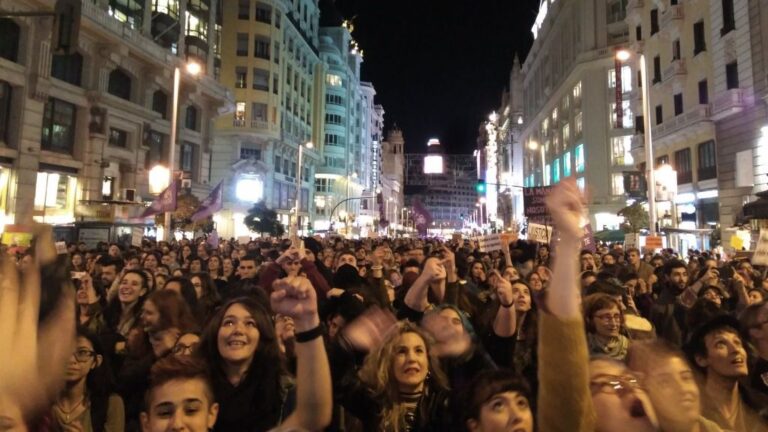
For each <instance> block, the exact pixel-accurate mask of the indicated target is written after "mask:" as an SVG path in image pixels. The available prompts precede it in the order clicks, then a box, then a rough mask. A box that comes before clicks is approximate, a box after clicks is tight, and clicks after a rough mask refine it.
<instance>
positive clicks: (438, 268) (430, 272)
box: [421, 259, 446, 282]
mask: <svg viewBox="0 0 768 432" xmlns="http://www.w3.org/2000/svg"><path fill="white" fill-rule="evenodd" d="M421 275H422V276H423V277H425V278H427V280H428V281H429V282H435V281H439V280H443V279H445V277H446V273H445V267H444V266H443V263H442V262H441V261H440V260H436V259H428V260H427V262H426V264H425V265H424V270H422V272H421Z"/></svg>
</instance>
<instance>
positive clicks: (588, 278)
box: [581, 274, 597, 288]
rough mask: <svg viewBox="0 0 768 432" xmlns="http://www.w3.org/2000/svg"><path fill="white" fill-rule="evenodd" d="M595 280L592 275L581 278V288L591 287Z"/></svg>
mask: <svg viewBox="0 0 768 432" xmlns="http://www.w3.org/2000/svg"><path fill="white" fill-rule="evenodd" d="M596 280H597V277H596V276H595V275H594V274H591V275H589V276H586V277H582V278H581V287H582V288H586V287H588V286H590V285H592V284H593V283H594V282H595V281H596Z"/></svg>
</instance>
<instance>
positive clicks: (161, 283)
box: [155, 273, 168, 290]
mask: <svg viewBox="0 0 768 432" xmlns="http://www.w3.org/2000/svg"><path fill="white" fill-rule="evenodd" d="M167 280H168V277H167V276H166V275H164V274H162V273H159V274H157V275H155V289H158V290H161V289H165V282H166V281H167Z"/></svg>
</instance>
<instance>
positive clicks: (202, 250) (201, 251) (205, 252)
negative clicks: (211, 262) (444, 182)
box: [197, 244, 208, 257]
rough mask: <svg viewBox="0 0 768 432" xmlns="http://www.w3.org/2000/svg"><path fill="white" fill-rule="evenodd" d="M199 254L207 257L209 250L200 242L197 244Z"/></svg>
mask: <svg viewBox="0 0 768 432" xmlns="http://www.w3.org/2000/svg"><path fill="white" fill-rule="evenodd" d="M197 255H198V256H201V257H207V256H208V250H207V249H206V248H205V245H203V244H200V245H198V246H197Z"/></svg>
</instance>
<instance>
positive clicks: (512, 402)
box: [467, 391, 533, 432]
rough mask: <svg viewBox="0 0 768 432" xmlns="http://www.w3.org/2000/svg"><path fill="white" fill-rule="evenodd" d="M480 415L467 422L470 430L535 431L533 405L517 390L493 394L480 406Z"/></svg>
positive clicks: (494, 431)
mask: <svg viewBox="0 0 768 432" xmlns="http://www.w3.org/2000/svg"><path fill="white" fill-rule="evenodd" d="M478 417H479V418H478V419H470V420H469V421H468V422H467V427H468V428H469V430H470V432H504V431H514V432H533V413H531V405H530V404H529V403H528V398H526V397H525V396H524V395H522V394H521V393H518V392H516V391H508V392H503V393H497V394H495V395H493V396H492V397H491V398H490V399H488V401H486V402H485V403H483V404H482V405H481V406H480V415H479V416H478Z"/></svg>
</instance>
